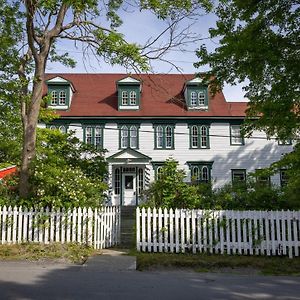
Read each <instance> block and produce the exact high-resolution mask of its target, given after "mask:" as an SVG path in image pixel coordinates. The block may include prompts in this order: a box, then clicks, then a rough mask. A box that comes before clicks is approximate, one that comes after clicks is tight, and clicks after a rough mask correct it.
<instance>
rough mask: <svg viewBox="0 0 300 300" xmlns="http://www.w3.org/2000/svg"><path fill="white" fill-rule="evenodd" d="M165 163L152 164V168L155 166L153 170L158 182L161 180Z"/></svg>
mask: <svg viewBox="0 0 300 300" xmlns="http://www.w3.org/2000/svg"><path fill="white" fill-rule="evenodd" d="M164 163H165V162H164V161H157V162H152V166H153V170H154V174H155V179H156V180H157V179H160V178H161V174H162V170H163V166H164Z"/></svg>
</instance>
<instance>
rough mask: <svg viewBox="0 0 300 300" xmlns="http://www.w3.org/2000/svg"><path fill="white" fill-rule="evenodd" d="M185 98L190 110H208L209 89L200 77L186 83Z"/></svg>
mask: <svg viewBox="0 0 300 300" xmlns="http://www.w3.org/2000/svg"><path fill="white" fill-rule="evenodd" d="M184 98H185V101H186V105H187V108H188V110H208V87H207V84H205V83H204V82H203V80H202V79H201V78H199V77H196V78H194V79H192V80H189V81H187V82H186V83H185V88H184Z"/></svg>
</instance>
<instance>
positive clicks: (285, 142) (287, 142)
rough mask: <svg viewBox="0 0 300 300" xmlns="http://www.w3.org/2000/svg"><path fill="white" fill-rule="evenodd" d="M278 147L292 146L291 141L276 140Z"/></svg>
mask: <svg viewBox="0 0 300 300" xmlns="http://www.w3.org/2000/svg"><path fill="white" fill-rule="evenodd" d="M278 145H280V146H290V145H292V140H291V139H287V140H278Z"/></svg>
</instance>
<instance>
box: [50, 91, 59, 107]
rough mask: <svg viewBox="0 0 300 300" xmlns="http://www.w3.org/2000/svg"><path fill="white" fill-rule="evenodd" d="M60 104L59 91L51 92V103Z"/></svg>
mask: <svg viewBox="0 0 300 300" xmlns="http://www.w3.org/2000/svg"><path fill="white" fill-rule="evenodd" d="M57 104H58V95H57V91H52V92H51V105H57Z"/></svg>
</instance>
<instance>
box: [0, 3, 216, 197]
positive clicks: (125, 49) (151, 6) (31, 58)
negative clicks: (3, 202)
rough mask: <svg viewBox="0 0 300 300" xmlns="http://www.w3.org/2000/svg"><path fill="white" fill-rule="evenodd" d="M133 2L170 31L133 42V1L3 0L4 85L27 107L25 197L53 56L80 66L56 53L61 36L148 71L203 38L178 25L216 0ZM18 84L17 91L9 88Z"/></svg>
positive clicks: (24, 114)
mask: <svg viewBox="0 0 300 300" xmlns="http://www.w3.org/2000/svg"><path fill="white" fill-rule="evenodd" d="M133 3H135V4H136V6H137V9H139V10H149V11H151V12H153V13H154V14H155V15H156V16H157V17H158V18H159V19H162V20H166V21H168V22H169V24H168V26H167V28H166V30H164V31H163V32H162V33H161V34H160V35H159V36H157V37H154V38H153V39H151V40H149V41H148V42H147V44H146V45H139V44H137V43H128V42H127V41H126V40H125V38H124V36H123V35H122V34H121V33H120V32H118V30H117V29H118V27H119V26H120V25H121V23H122V20H121V18H120V16H119V15H118V12H119V10H120V9H121V8H122V7H123V8H124V9H125V10H126V8H128V7H132V6H131V5H130V4H127V1H123V0H109V1H107V2H102V1H95V0H60V1H57V0H41V1H37V0H24V1H9V0H0V7H1V8H0V16H1V22H2V24H1V27H0V30H1V32H0V38H1V42H2V41H4V42H5V43H4V45H5V47H4V48H3V49H2V50H1V58H4V59H3V65H2V66H1V69H0V73H1V74H4V76H3V77H2V78H1V82H0V89H2V90H4V91H6V90H9V91H14V94H15V95H17V98H18V101H19V103H20V107H21V119H22V126H23V130H22V131H23V145H22V159H21V167H20V185H19V193H20V196H21V197H27V196H28V195H29V192H30V185H29V178H30V165H31V162H32V161H33V160H34V157H35V154H36V127H37V122H38V117H39V111H40V107H41V102H42V96H43V82H44V75H45V68H46V65H47V62H48V61H49V60H53V61H59V62H61V63H63V64H66V65H69V66H74V64H75V63H74V61H73V60H72V59H70V57H69V56H68V53H64V54H62V55H59V54H58V53H57V52H56V43H57V41H58V40H65V39H67V40H71V41H74V42H76V43H79V44H80V43H81V44H83V45H85V47H87V48H90V49H92V51H94V52H95V53H96V54H97V55H98V56H101V57H104V59H105V60H107V61H108V62H109V63H111V64H121V65H123V66H125V67H128V68H129V67H130V68H132V69H133V70H141V71H146V70H148V68H149V60H151V59H162V57H163V55H164V54H165V53H166V52H167V51H168V50H169V49H171V48H173V47H179V46H180V45H184V44H185V43H188V42H193V41H195V40H198V38H199V37H197V36H194V35H191V34H190V33H189V27H187V28H186V30H183V31H179V32H177V31H176V28H177V25H178V24H179V22H180V21H182V20H183V19H184V18H186V17H189V16H192V15H194V14H195V12H196V11H197V10H198V9H200V8H201V9H204V10H205V11H208V10H209V9H210V8H211V4H210V0H162V1H152V0H140V1H136V2H133ZM103 12H105V15H103ZM103 24H108V25H107V26H105V25H103ZM166 32H169V39H168V41H167V42H166V43H163V44H162V45H161V44H160V38H161V37H162V36H163V35H164V34H166ZM157 45H159V47H158V46H157ZM1 47H2V43H1ZM8 57H12V58H13V59H12V61H11V64H10V66H11V68H7V66H6V60H7V58H8ZM31 74H33V76H32V77H31V76H30V75H31ZM12 82H14V89H13V90H12V89H11V87H10V86H9V85H10V84H11V83H12Z"/></svg>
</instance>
